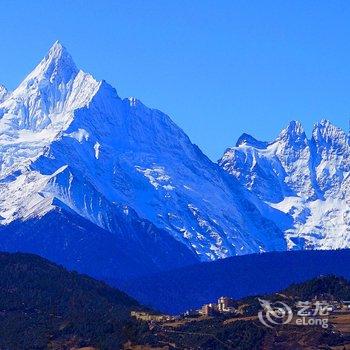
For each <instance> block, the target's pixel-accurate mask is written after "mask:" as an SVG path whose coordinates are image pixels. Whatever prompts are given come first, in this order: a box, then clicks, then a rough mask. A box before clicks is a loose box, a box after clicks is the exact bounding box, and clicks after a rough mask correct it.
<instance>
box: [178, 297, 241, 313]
mask: <svg viewBox="0 0 350 350" xmlns="http://www.w3.org/2000/svg"><path fill="white" fill-rule="evenodd" d="M228 313H231V314H236V313H237V309H235V307H234V300H233V299H232V298H229V297H221V298H219V299H218V302H217V303H210V304H205V305H203V306H202V307H201V308H200V309H199V310H190V311H186V312H185V314H184V316H195V315H202V316H215V315H218V314H228Z"/></svg>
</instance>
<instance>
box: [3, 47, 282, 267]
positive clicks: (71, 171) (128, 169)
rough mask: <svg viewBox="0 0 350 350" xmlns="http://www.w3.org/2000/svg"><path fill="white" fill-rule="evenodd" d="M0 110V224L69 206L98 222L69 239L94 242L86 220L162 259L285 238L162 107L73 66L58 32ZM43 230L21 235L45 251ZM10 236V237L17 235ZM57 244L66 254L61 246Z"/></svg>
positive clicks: (208, 256)
mask: <svg viewBox="0 0 350 350" xmlns="http://www.w3.org/2000/svg"><path fill="white" fill-rule="evenodd" d="M0 115H1V116H2V117H1V118H0V164H1V167H0V218H1V219H0V231H1V224H3V225H4V226H5V225H6V228H9V227H10V225H17V224H18V225H22V223H23V225H24V223H28V222H32V221H33V220H34V222H35V223H37V222H38V224H39V225H43V227H44V230H46V226H45V225H44V224H40V223H46V222H48V221H49V220H51V219H48V218H49V217H50V216H54V215H56V214H57V213H61V212H64V213H67V212H69V213H70V214H69V215H68V216H69V217H70V216H71V215H73V216H75V217H78V218H79V219H77V218H76V219H75V220H73V219H72V220H73V223H72V225H73V226H75V227H80V223H79V222H80V221H81V220H87V221H88V223H89V225H94V227H95V226H96V227H97V228H98V230H96V229H94V230H88V231H86V232H84V234H83V236H81V235H80V234H77V232H76V231H74V230H73V231H72V232H71V233H67V234H68V235H71V236H69V239H72V240H73V241H74V242H75V243H74V244H76V245H77V246H83V247H82V248H86V249H93V248H94V241H95V240H96V238H95V237H94V238H91V236H89V232H97V231H100V230H104V232H108V234H110V235H112V236H113V237H116V238H115V239H121V238H123V241H122V243H120V244H122V247H124V246H125V247H126V248H127V250H128V251H129V250H130V251H133V249H134V250H135V254H136V255H142V257H143V259H144V261H146V256H147V259H151V260H152V261H153V263H152V264H153V265H156V266H158V267H159V266H163V265H164V268H165V267H166V266H170V265H172V264H171V261H170V260H174V261H178V262H179V263H181V261H182V262H185V260H186V261H188V259H187V258H189V259H190V260H192V259H193V258H194V257H195V259H200V260H212V259H216V258H224V257H227V256H231V255H241V254H246V253H253V252H261V251H270V250H283V249H285V242H284V240H283V235H282V231H281V230H279V229H278V228H277V226H276V225H275V224H274V223H273V222H272V221H271V220H269V219H266V218H265V217H264V216H263V215H262V211H263V208H262V207H260V205H259V209H258V207H257V203H256V202H255V200H257V198H255V197H254V198H252V196H251V195H250V194H249V193H248V191H246V190H245V189H244V188H243V187H242V186H241V185H239V184H238V183H237V182H236V181H234V180H233V179H231V178H230V177H229V176H227V175H226V174H225V173H224V172H223V171H222V170H221V169H220V168H219V167H218V166H217V165H216V164H214V163H212V162H211V161H210V160H209V159H208V158H207V157H206V156H204V155H203V153H202V152H201V151H200V150H199V149H198V147H197V146H195V145H193V144H192V143H191V141H190V139H189V138H188V136H187V135H186V134H185V133H184V132H183V130H181V128H179V127H178V126H177V125H176V124H175V123H174V122H173V121H172V120H171V119H170V118H169V117H168V116H167V115H165V114H164V113H162V112H161V111H159V110H156V109H151V108H148V107H147V106H145V105H143V104H142V103H141V102H140V101H138V100H137V99H136V98H129V99H127V98H126V99H121V98H120V97H119V96H118V95H117V93H116V91H115V89H114V88H113V87H111V86H110V85H108V84H107V83H105V82H104V81H102V82H99V81H97V80H95V79H94V78H93V77H92V76H91V75H90V74H87V73H84V72H82V71H81V70H78V68H77V67H76V65H75V63H74V61H73V59H72V57H71V55H70V54H69V53H68V52H67V50H66V49H65V48H64V47H63V46H62V44H60V43H59V42H56V43H55V44H54V45H53V47H52V48H51V49H50V50H49V52H48V54H47V55H46V56H45V58H44V59H43V60H42V61H41V62H40V63H39V64H38V66H37V67H36V68H35V69H34V70H33V72H31V73H30V74H29V75H28V77H27V78H26V79H25V80H24V81H23V82H22V83H21V84H20V85H19V87H18V88H17V89H16V90H15V91H14V92H13V93H12V94H11V95H10V97H9V98H7V99H6V101H4V102H3V103H2V104H1V105H0ZM1 181H2V182H1ZM247 213H248V214H247ZM75 223H77V224H75ZM26 225H27V224H26ZM26 225H25V226H23V227H27V226H26ZM152 225H153V226H152ZM83 226H84V225H83ZM96 227H95V228H96ZM41 230H42V229H39V228H37V229H36V231H35V232H40V234H38V236H35V235H34V238H35V239H34V238H33V233H31V234H30V238H31V239H32V240H34V243H33V246H35V247H39V246H40V247H42V249H43V252H44V253H45V254H48V253H47V252H48V251H50V250H49V249H47V248H46V247H45V244H46V240H45V239H46V238H47V234H46V233H45V232H42V231H41ZM16 232H20V231H16ZM247 232H249V237H247ZM19 234H20V233H19ZM64 235H65V233H64ZM24 236H25V234H24ZM1 237H3V236H1ZM1 237H0V246H1ZM10 237H11V238H10V240H11V242H12V243H13V242H14V241H13V240H14V237H17V236H16V234H14V235H10ZM40 237H41V238H40ZM17 239H19V241H21V240H20V238H19V237H17ZM40 239H42V241H40V242H38V241H37V240H40ZM75 239H79V241H75ZM102 241H103V240H102ZM125 241H126V242H125ZM16 242H18V241H16ZM43 242H44V243H45V244H42V243H43ZM171 242H172V243H171ZM174 242H175V243H176V244H175V243H174ZM13 244H14V243H13ZM16 244H17V243H16ZM47 244H48V245H49V246H50V247H52V246H54V245H55V244H56V241H51V240H50V239H49V238H48V243H47ZM160 244H161V245H162V246H163V250H159V249H158V248H159V245H160ZM7 247H8V245H7ZM17 247H18V245H17ZM133 247H136V248H133ZM137 247H138V248H137ZM145 247H147V249H146V248H145ZM172 247H177V248H175V250H174V249H173V248H172ZM59 249H60V251H64V252H65V253H64V254H66V255H67V254H68V249H67V248H66V246H60V248H59ZM140 249H141V250H142V252H141V251H140ZM83 250H84V249H83ZM106 251H107V252H109V254H110V255H112V256H113V258H117V257H116V254H117V252H120V249H117V248H116V247H115V246H114V251H113V252H111V248H110V247H109V246H108V245H107V244H106V245H105V246H104V247H103V251H102V252H101V255H102V256H110V255H108V254H104V253H105V252H106ZM51 252H52V250H51ZM185 252H187V253H185ZM62 254H63V253H62ZM64 254H63V255H64ZM52 255H54V254H52ZM66 255H65V256H66ZM46 256H47V255H46ZM186 256H187V258H186ZM47 257H52V256H47ZM86 257H87V258H88V255H87V256H86ZM191 257H192V258H191ZM77 259H80V257H77ZM140 260H142V259H141V258H140ZM109 261H113V259H112V260H109ZM60 262H61V263H64V261H60ZM110 264H112V263H110Z"/></svg>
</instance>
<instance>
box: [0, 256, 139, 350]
mask: <svg viewBox="0 0 350 350" xmlns="http://www.w3.org/2000/svg"><path fill="white" fill-rule="evenodd" d="M136 308H139V304H138V303H137V302H136V301H135V300H133V299H131V298H129V297H128V296H127V295H126V294H124V293H122V292H120V291H118V290H116V289H113V288H111V287H109V286H107V285H106V284H105V283H102V282H98V281H96V280H94V279H92V278H90V277H87V276H84V275H79V274H77V273H75V272H68V271H67V270H65V269H64V268H62V267H60V266H57V265H55V264H52V263H50V262H49V261H47V260H45V259H42V258H39V257H37V256H34V255H29V254H19V253H16V254H6V253H1V254H0V331H1V336H0V348H1V349H2V350H7V349H8V350H13V349H16V350H17V349H18V350H19V349H26V350H28V349H47V348H51V349H65V348H70V347H72V346H77V347H82V346H97V347H99V348H101V349H118V348H119V347H120V346H121V345H120V344H122V343H123V342H124V341H125V336H124V334H123V332H124V331H123V327H124V326H125V324H127V323H128V322H130V318H129V314H130V310H131V309H136Z"/></svg>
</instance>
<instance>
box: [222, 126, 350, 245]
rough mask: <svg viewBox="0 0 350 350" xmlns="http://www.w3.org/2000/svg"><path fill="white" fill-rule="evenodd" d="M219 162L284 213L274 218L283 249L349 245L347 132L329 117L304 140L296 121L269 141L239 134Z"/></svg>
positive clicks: (349, 170)
mask: <svg viewBox="0 0 350 350" xmlns="http://www.w3.org/2000/svg"><path fill="white" fill-rule="evenodd" d="M219 165H220V166H221V167H222V168H223V169H224V170H225V171H227V172H228V173H229V174H231V175H232V176H233V177H234V178H235V179H237V180H238V181H239V182H240V183H241V184H242V185H243V186H244V187H245V188H247V189H248V190H249V191H251V192H252V193H254V194H255V195H257V196H258V197H259V198H260V199H261V200H262V201H263V202H264V203H266V204H267V205H269V206H270V207H271V208H275V209H277V210H279V211H280V212H283V213H285V214H286V215H287V217H286V218H285V219H284V220H283V218H282V219H281V218H279V219H278V220H274V221H275V223H276V225H278V226H279V227H280V228H281V229H282V230H283V231H284V234H285V239H286V242H287V246H288V249H341V248H348V247H349V246H350V145H349V135H348V134H346V133H345V132H344V131H343V130H342V129H340V128H338V127H336V126H335V125H333V124H332V123H331V122H330V121H328V120H322V121H321V122H319V123H317V124H315V125H314V128H313V130H312V134H311V137H310V138H308V137H307V135H306V133H305V131H304V129H303V127H302V125H301V123H300V122H297V121H292V122H290V124H289V125H288V126H287V127H286V128H285V129H283V130H282V131H281V133H280V134H279V135H278V137H277V138H276V140H274V141H272V142H262V141H258V140H256V139H255V138H254V137H253V136H250V135H247V134H243V135H242V136H241V137H240V138H239V140H238V141H237V143H236V145H235V147H231V148H228V149H227V150H226V152H225V153H224V155H223V157H222V158H221V159H220V160H219ZM270 218H272V217H270ZM272 219H273V218H272Z"/></svg>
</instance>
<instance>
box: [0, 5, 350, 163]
mask: <svg viewBox="0 0 350 350" xmlns="http://www.w3.org/2000/svg"><path fill="white" fill-rule="evenodd" d="M0 33H1V36H0V82H1V83H3V84H4V85H6V86H7V87H8V88H9V89H13V88H14V87H15V86H16V85H17V84H18V83H19V82H20V81H21V80H22V79H23V78H24V76H25V75H26V74H27V73H29V72H30V70H31V69H32V68H33V67H34V66H35V65H36V64H37V63H38V62H39V61H40V59H41V58H42V57H43V56H44V55H45V54H46V52H47V50H48V49H49V47H50V46H51V45H52V44H53V42H54V41H55V40H57V39H59V40H60V41H61V42H62V43H63V44H64V45H65V46H66V47H67V49H68V51H69V52H70V53H71V54H72V56H73V57H74V59H75V62H76V63H77V65H78V66H79V67H80V68H82V69H83V70H85V71H88V72H90V73H92V74H93V75H94V76H95V77H96V78H98V79H105V80H107V81H108V82H109V83H111V84H112V85H113V86H114V87H116V88H117V91H118V93H119V95H120V96H121V97H127V96H135V97H137V98H139V99H141V100H142V101H143V102H144V103H145V104H147V105H148V106H150V107H155V108H158V109H160V110H162V111H164V112H166V113H167V114H169V115H170V116H171V117H172V119H173V120H174V121H175V122H176V123H177V124H178V125H180V126H181V127H182V128H183V129H184V130H185V131H186V132H187V134H188V135H189V136H190V138H191V139H192V141H193V142H194V143H196V144H198V145H199V146H200V147H201V148H202V150H203V151H204V152H205V153H206V154H208V155H209V156H210V157H211V158H212V159H213V160H216V159H217V158H219V157H220V156H221V154H222V152H223V151H224V150H225V148H226V147H227V146H230V145H233V144H234V143H235V142H236V140H237V138H238V137H239V135H240V134H241V133H243V132H248V133H250V134H252V135H254V136H255V137H257V138H259V139H265V140H270V139H273V138H274V137H276V135H277V134H278V132H279V130H280V129H281V128H282V127H284V126H285V125H286V124H287V123H288V121H289V120H291V119H297V120H300V121H301V122H303V124H304V126H305V128H306V130H307V131H308V132H310V130H311V128H312V125H313V123H314V122H316V121H318V120H320V119H321V118H329V119H331V120H332V121H333V122H334V123H335V124H337V125H339V126H341V127H343V128H344V129H346V130H347V129H348V120H349V117H350V91H349V87H350V2H349V1H336V0H332V1H328V0H327V1H324V0H318V1H316V0H315V1H312V0H309V1H305V0H304V1H298V0H293V1H282V0H281V1H279V0H274V1H262V0H260V1H254V0H250V1H238V0H237V1H234V0H231V1H224V0H221V1H220V0H219V1H214V0H213V1H205V0H199V1H197V0H188V1H181V0H178V1H170V0H168V1H166V0H164V1H157V0H154V1H136V0H125V1H103V0H102V1H101V0H100V1H77V0H75V1H66V0H60V1H38V0H33V1H8V0H2V1H1V2H0Z"/></svg>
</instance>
